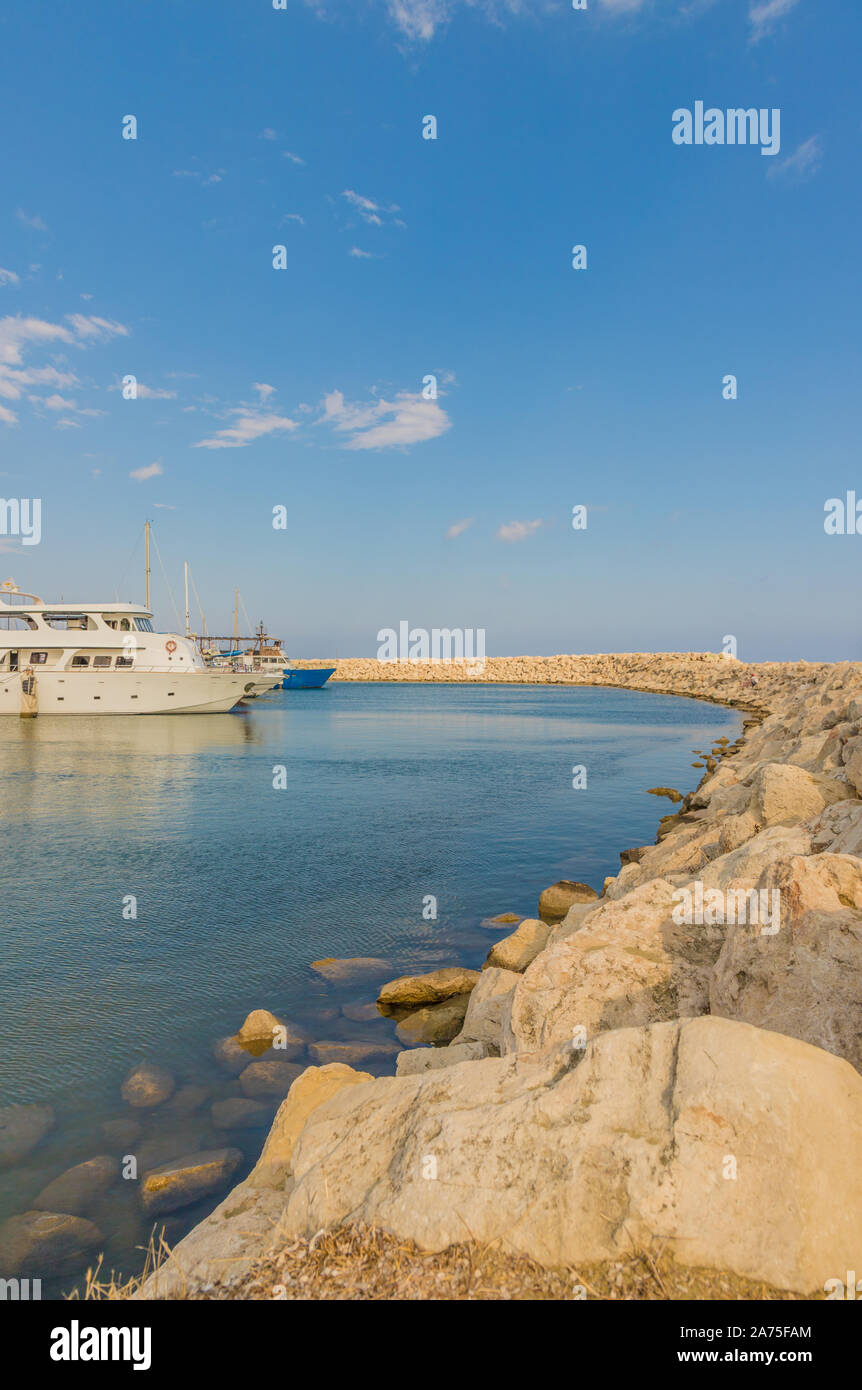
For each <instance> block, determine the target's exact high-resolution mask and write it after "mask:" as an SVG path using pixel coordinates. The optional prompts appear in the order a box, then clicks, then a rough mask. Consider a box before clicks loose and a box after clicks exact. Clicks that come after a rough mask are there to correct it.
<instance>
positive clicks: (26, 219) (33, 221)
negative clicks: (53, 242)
mask: <svg viewBox="0 0 862 1390" xmlns="http://www.w3.org/2000/svg"><path fill="white" fill-rule="evenodd" d="M15 216H16V217H17V218H18V221H19V222H21V223H22V224H23V226H25V227H31V228H32V229H33V231H34V232H47V230H48V228H47V227H46V226H45V223H44V222H43V221H42V219H41V217H37V216H35V214H34V215H31V214H30V213H27V212H25V211H24V209H23V208H16V209H15Z"/></svg>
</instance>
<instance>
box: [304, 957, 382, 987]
mask: <svg viewBox="0 0 862 1390" xmlns="http://www.w3.org/2000/svg"><path fill="white" fill-rule="evenodd" d="M311 968H312V970H315V971H316V972H317V974H318V975H322V976H323V978H324V980H329V981H331V982H332V983H335V984H338V983H340V982H341V981H342V980H353V979H356V977H357V976H366V975H372V976H373V975H382V974H383V973H384V972H385V971H386V970H389V969H391V966H390V964H389V961H388V960H381V959H380V958H379V957H378V956H351V957H348V958H347V959H346V960H340V959H339V958H338V957H337V956H327V957H325V959H323V960H313V961H312V962H311Z"/></svg>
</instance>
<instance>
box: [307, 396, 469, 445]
mask: <svg viewBox="0 0 862 1390" xmlns="http://www.w3.org/2000/svg"><path fill="white" fill-rule="evenodd" d="M323 406H324V413H323V417H322V419H323V421H325V422H326V423H327V424H330V425H331V426H332V427H333V429H334V430H335V431H336V433H338V434H344V435H347V436H348V438H347V439H346V441H345V444H344V447H345V449H394V448H406V447H407V446H408V445H410V444H421V443H424V442H425V441H426V440H429V439H436V438H437V437H438V436H439V435H441V434H445V433H446V431H447V430H448V429H449V428H450V427H451V424H452V422H451V420H450V419H449V416H448V415H447V414H446V412H445V410H443V408H442V407H441V406H440V405H439V404H438V402H437V401H426V400H425V399H423V397H422V396H421V395H420V394H419V393H418V392H416V393H413V392H410V391H399V392H398V394H397V395H396V397H395V399H394V400H393V401H387V400H383V399H381V400H374V401H371V402H368V403H367V404H351V403H350V402H348V401H345V399H344V396H343V395H342V393H341V392H340V391H330V393H329V395H328V396H326V397H325V399H324V403H323Z"/></svg>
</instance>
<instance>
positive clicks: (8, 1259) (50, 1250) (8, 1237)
mask: <svg viewBox="0 0 862 1390" xmlns="http://www.w3.org/2000/svg"><path fill="white" fill-rule="evenodd" d="M101 1243H102V1233H101V1231H100V1230H99V1229H98V1227H97V1226H94V1225H93V1223H92V1221H85V1220H84V1219H83V1218H82V1217H80V1216H69V1215H68V1214H67V1213H65V1212H54V1211H25V1212H24V1213H23V1214H22V1215H21V1216H13V1217H11V1218H10V1219H9V1220H8V1221H4V1222H3V1224H2V1226H0V1279H9V1278H17V1277H18V1276H23V1277H25V1278H34V1279H46V1278H50V1277H54V1276H59V1275H63V1274H81V1273H82V1272H83V1265H84V1264H85V1263H86V1261H87V1258H88V1257H89V1256H90V1255H91V1254H92V1253H93V1251H94V1250H95V1249H96V1247H97V1246H98V1245H100V1244H101Z"/></svg>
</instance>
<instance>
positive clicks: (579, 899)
mask: <svg viewBox="0 0 862 1390" xmlns="http://www.w3.org/2000/svg"><path fill="white" fill-rule="evenodd" d="M598 896H599V895H598V893H597V892H596V890H595V888H591V887H590V885H589V884H588V883H577V882H575V880H573V879H570V878H561V879H560V880H559V882H558V883H552V884H551V886H550V888H546V889H545V890H544V892H542V893H540V894H539V916H540V918H541V919H542V921H543V922H547V923H549V925H551V926H553V925H554V923H556V922H561V921H562V920H563V918H564V917H565V915H566V913H567V912H568V910H569V908H570V907H572V905H573V904H574V903H588V902H593V901H594V900H595V899H596V898H597V897H598Z"/></svg>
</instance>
